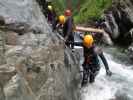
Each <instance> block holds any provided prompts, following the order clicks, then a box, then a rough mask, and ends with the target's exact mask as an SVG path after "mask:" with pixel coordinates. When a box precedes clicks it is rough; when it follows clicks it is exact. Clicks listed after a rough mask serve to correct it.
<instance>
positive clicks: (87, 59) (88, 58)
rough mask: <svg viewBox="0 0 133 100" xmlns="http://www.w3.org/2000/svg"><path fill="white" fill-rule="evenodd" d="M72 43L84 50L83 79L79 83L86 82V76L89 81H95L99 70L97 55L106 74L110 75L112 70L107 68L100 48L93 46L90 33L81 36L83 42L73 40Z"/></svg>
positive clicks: (83, 83)
mask: <svg viewBox="0 0 133 100" xmlns="http://www.w3.org/2000/svg"><path fill="white" fill-rule="evenodd" d="M74 45H76V46H82V47H83V50H84V63H83V65H82V66H83V80H82V84H81V85H82V86H84V85H85V84H87V82H88V77H89V82H90V83H93V82H94V81H95V77H96V75H97V74H98V72H99V70H100V64H99V59H98V56H99V57H100V58H101V60H102V62H103V64H104V66H105V69H106V74H107V75H108V76H111V75H112V72H111V71H110V70H109V66H108V63H107V60H106V58H105V56H104V54H103V52H102V50H101V49H100V48H98V47H96V46H95V44H94V39H93V36H92V35H85V36H84V38H83V42H74Z"/></svg>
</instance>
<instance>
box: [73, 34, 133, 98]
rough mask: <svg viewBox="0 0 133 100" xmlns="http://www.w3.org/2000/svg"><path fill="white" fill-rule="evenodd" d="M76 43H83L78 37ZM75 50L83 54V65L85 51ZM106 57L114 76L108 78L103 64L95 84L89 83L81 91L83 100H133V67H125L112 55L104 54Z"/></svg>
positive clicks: (79, 48)
mask: <svg viewBox="0 0 133 100" xmlns="http://www.w3.org/2000/svg"><path fill="white" fill-rule="evenodd" d="M75 41H81V40H80V38H79V37H78V35H76V36H75ZM75 48H76V49H77V50H78V51H79V52H80V54H81V64H82V62H83V58H82V55H83V54H82V52H83V51H82V49H81V47H75ZM115 52H116V51H115ZM117 52H118V51H117ZM117 52H116V53H117ZM104 55H105V57H106V59H107V61H108V64H109V68H110V70H111V71H112V72H113V74H112V76H111V77H109V76H106V71H105V68H104V65H103V64H102V62H101V69H100V72H99V74H98V75H97V77H96V79H95V83H93V84H89V83H88V84H87V86H85V87H83V88H82V89H81V95H82V100H133V69H131V68H133V66H127V65H125V64H124V63H121V62H120V61H119V59H117V60H118V61H116V60H115V59H114V57H113V56H112V54H109V53H104ZM125 60H126V59H125Z"/></svg>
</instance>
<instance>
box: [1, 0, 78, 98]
mask: <svg viewBox="0 0 133 100" xmlns="http://www.w3.org/2000/svg"><path fill="white" fill-rule="evenodd" d="M0 7H1V9H0V16H3V18H4V20H5V24H2V25H1V26H6V30H5V29H4V30H2V32H5V34H6V35H7V36H8V38H6V39H8V42H6V43H5V44H4V45H5V47H6V48H5V50H6V51H5V52H4V53H3V54H4V57H5V59H6V61H5V63H2V64H1V65H0V100H80V94H79V90H78V85H79V82H80V81H79V80H80V77H79V76H80V75H79V61H78V60H79V59H78V57H77V56H76V54H74V53H72V52H71V50H69V49H68V48H67V49H65V47H64V44H63V41H61V39H60V38H59V37H58V36H57V35H56V33H52V31H51V29H50V27H49V26H48V24H47V22H46V19H45V17H44V16H43V14H42V12H41V11H40V8H39V6H38V4H37V3H36V1H35V0H13V1H11V0H6V1H5V0H1V1H0ZM19 23H23V24H21V25H19ZM23 25H24V26H23ZM25 25H28V27H25ZM14 28H15V30H16V29H17V30H18V31H15V30H14ZM23 29H24V30H25V31H22V30H23ZM29 30H30V31H29ZM31 30H33V31H31ZM8 32H9V33H8ZM20 33H23V34H21V35H19V34H20ZM38 33H39V34H38ZM8 34H14V35H11V36H13V37H11V38H10V35H8ZM17 34H18V35H17ZM12 39H14V41H12ZM15 39H16V40H15ZM10 41H11V42H10ZM16 42H17V44H15V43H16ZM10 43H11V44H10ZM1 52H3V51H1ZM1 54H2V53H1ZM1 59H2V58H1Z"/></svg>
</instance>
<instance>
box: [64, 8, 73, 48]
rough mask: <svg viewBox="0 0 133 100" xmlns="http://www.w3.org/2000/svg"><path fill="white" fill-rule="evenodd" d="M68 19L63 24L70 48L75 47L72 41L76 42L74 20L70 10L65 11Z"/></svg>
mask: <svg viewBox="0 0 133 100" xmlns="http://www.w3.org/2000/svg"><path fill="white" fill-rule="evenodd" d="M65 17H66V21H65V23H64V25H63V37H64V40H65V41H66V45H67V46H68V47H70V48H72V49H73V48H74V45H73V44H72V43H71V42H74V32H73V29H74V21H73V17H72V14H71V11H70V10H66V11H65Z"/></svg>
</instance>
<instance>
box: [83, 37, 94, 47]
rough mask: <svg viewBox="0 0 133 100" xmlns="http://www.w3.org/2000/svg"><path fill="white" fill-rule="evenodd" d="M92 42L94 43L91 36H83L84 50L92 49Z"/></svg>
mask: <svg viewBox="0 0 133 100" xmlns="http://www.w3.org/2000/svg"><path fill="white" fill-rule="evenodd" d="M93 42H94V39H93V37H92V35H85V36H84V38H83V45H84V46H85V47H86V48H90V47H92V45H93Z"/></svg>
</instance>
